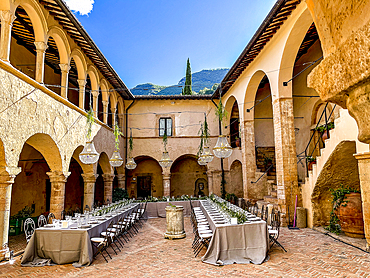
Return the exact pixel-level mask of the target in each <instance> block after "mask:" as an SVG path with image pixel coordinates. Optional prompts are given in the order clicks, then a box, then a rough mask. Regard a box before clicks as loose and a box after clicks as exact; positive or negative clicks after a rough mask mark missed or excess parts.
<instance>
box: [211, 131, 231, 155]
mask: <svg viewBox="0 0 370 278" xmlns="http://www.w3.org/2000/svg"><path fill="white" fill-rule="evenodd" d="M232 152H233V149H232V148H231V147H230V145H229V142H228V141H227V138H226V136H225V135H220V136H218V139H217V143H216V146H215V147H214V148H213V153H214V154H215V156H217V157H218V158H227V157H229V156H230V155H231V153H232Z"/></svg>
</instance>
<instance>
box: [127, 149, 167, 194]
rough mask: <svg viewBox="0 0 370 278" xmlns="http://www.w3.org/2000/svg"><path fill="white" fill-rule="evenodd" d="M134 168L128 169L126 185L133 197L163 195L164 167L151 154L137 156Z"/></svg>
mask: <svg viewBox="0 0 370 278" xmlns="http://www.w3.org/2000/svg"><path fill="white" fill-rule="evenodd" d="M135 162H136V164H137V166H136V168H135V169H134V170H127V179H126V187H127V191H128V194H129V196H130V197H131V198H145V197H149V196H153V197H162V196H163V184H162V183H163V182H162V180H163V178H162V167H161V166H160V165H159V163H158V161H157V160H155V159H154V158H152V157H149V156H138V157H135Z"/></svg>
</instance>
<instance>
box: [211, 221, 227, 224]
mask: <svg viewBox="0 0 370 278" xmlns="http://www.w3.org/2000/svg"><path fill="white" fill-rule="evenodd" d="M214 222H215V224H225V223H226V222H225V221H214Z"/></svg>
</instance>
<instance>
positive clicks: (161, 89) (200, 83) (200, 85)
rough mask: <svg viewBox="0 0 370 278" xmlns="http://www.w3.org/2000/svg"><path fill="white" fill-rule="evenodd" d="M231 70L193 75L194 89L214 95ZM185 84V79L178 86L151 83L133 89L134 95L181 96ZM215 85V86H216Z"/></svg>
mask: <svg viewBox="0 0 370 278" xmlns="http://www.w3.org/2000/svg"><path fill="white" fill-rule="evenodd" d="M228 70H229V69H226V68H223V69H210V70H201V71H198V72H195V73H192V89H193V91H194V92H196V93H199V94H212V93H213V92H214V90H215V89H216V88H217V85H215V84H219V83H220V82H221V80H222V79H223V78H224V76H225V75H226V73H227V72H228ZM184 84H185V77H183V78H182V79H181V80H180V81H179V82H178V83H177V84H176V85H171V86H160V85H155V84H151V83H145V84H140V85H137V86H136V87H134V88H132V89H131V92H132V94H133V95H137V96H138V95H158V96H161V95H181V92H182V87H183V85H184ZM214 85H215V86H214Z"/></svg>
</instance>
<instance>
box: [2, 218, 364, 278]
mask: <svg viewBox="0 0 370 278" xmlns="http://www.w3.org/2000/svg"><path fill="white" fill-rule="evenodd" d="M165 225H166V220H165V219H163V218H162V219H161V218H158V219H149V220H148V222H146V223H145V225H144V228H143V229H141V230H140V233H139V235H137V236H135V238H134V239H132V240H131V241H130V242H129V243H128V244H126V245H125V246H124V248H123V250H122V251H121V252H120V253H119V254H118V255H113V259H112V260H109V263H105V261H104V259H103V258H102V257H101V256H99V257H98V258H97V260H96V261H94V262H93V264H92V265H91V266H89V267H85V268H81V269H78V268H74V267H73V266H71V265H63V266H51V267H34V268H30V267H21V266H20V261H19V257H18V258H17V260H16V262H15V263H14V264H13V265H0V277H370V254H367V253H365V252H362V251H360V250H358V249H356V248H353V247H351V246H348V245H345V244H343V243H340V242H337V241H335V240H334V239H332V238H330V237H328V236H325V235H323V234H321V233H319V232H317V231H314V230H311V229H301V230H295V231H290V230H288V229H287V228H283V229H282V230H281V237H280V242H281V243H282V244H283V245H284V247H285V248H286V249H287V250H288V253H284V252H283V251H282V250H281V249H280V248H277V247H273V249H272V251H271V252H270V259H269V261H267V262H265V263H263V264H262V265H253V264H248V265H236V264H234V265H228V266H223V267H217V266H212V265H208V264H205V263H202V262H201V259H200V257H197V258H194V256H193V253H192V249H191V242H192V232H191V231H192V229H191V225H190V221H189V218H186V219H185V230H186V233H187V235H188V236H187V238H186V239H183V240H173V241H171V240H165V239H163V234H164V232H165ZM110 253H112V251H110ZM201 254H204V251H203V252H202V253H201Z"/></svg>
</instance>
